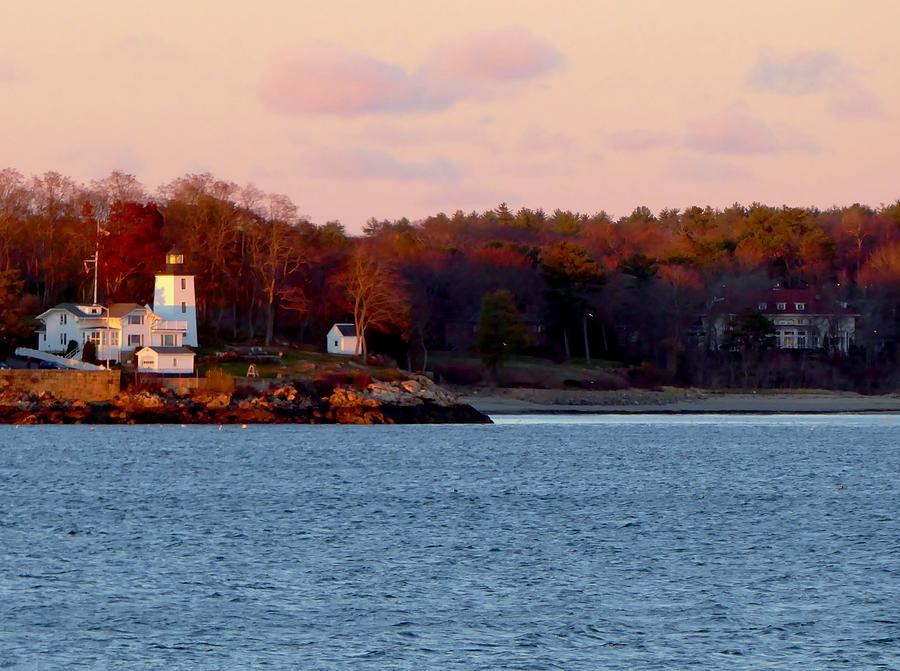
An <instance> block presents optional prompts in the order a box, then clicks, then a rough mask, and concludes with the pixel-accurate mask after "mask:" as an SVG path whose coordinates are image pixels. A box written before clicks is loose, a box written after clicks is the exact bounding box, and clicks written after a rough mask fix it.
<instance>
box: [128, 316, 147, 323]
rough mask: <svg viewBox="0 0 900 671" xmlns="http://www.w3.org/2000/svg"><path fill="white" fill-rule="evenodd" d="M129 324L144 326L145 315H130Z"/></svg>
mask: <svg viewBox="0 0 900 671" xmlns="http://www.w3.org/2000/svg"><path fill="white" fill-rule="evenodd" d="M128 323H129V324H143V323H144V315H128Z"/></svg>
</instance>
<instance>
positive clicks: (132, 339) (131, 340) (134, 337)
mask: <svg viewBox="0 0 900 671" xmlns="http://www.w3.org/2000/svg"><path fill="white" fill-rule="evenodd" d="M143 344H144V336H142V335H140V334H137V333H129V334H128V345H129V346H135V345H143Z"/></svg>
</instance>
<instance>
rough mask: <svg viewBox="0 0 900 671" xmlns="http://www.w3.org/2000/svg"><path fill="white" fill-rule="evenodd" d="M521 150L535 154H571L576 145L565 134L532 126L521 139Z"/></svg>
mask: <svg viewBox="0 0 900 671" xmlns="http://www.w3.org/2000/svg"><path fill="white" fill-rule="evenodd" d="M519 149H521V150H523V151H526V152H533V153H545V152H554V151H560V152H571V151H573V150H574V149H575V143H574V142H573V141H572V138H570V137H569V136H568V135H566V134H564V133H559V132H556V131H548V130H544V129H543V128H538V127H537V126H530V127H528V128H526V129H525V131H524V132H523V133H522V137H521V138H520V139H519Z"/></svg>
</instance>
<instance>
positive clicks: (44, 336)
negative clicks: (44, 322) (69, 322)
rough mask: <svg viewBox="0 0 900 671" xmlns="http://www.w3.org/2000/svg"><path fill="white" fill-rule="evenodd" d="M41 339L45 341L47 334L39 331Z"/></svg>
mask: <svg viewBox="0 0 900 671" xmlns="http://www.w3.org/2000/svg"><path fill="white" fill-rule="evenodd" d="M41 340H42V341H43V342H47V334H46V333H41Z"/></svg>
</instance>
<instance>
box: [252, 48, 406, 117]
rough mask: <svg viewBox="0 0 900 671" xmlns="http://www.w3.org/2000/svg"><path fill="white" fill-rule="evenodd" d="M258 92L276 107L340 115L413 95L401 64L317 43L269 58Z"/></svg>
mask: <svg viewBox="0 0 900 671" xmlns="http://www.w3.org/2000/svg"><path fill="white" fill-rule="evenodd" d="M260 96H261V98H262V100H263V102H264V103H265V104H266V105H267V106H268V107H269V108H270V109H272V110H273V111H276V112H284V113H288V114H336V115H344V116H352V115H356V114H365V113H371V112H385V111H390V110H392V109H398V108H402V107H407V106H409V105H410V104H412V103H413V101H414V98H415V97H416V96H415V91H414V90H413V87H412V85H411V83H410V81H409V78H408V76H407V75H406V73H405V72H404V71H403V70H402V69H401V68H398V67H396V66H393V65H389V64H387V63H383V62H381V61H377V60H375V59H372V58H367V57H365V56H360V55H358V54H354V53H351V52H348V51H343V50H340V49H336V48H333V47H322V46H319V47H309V48H306V49H303V50H302V51H299V52H297V53H295V54H293V55H291V56H285V57H282V58H281V59H279V60H277V61H276V62H274V63H273V64H272V65H271V66H270V67H269V69H268V70H267V71H266V73H265V74H264V75H263V78H262V82H261V87H260Z"/></svg>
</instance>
